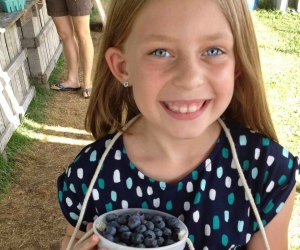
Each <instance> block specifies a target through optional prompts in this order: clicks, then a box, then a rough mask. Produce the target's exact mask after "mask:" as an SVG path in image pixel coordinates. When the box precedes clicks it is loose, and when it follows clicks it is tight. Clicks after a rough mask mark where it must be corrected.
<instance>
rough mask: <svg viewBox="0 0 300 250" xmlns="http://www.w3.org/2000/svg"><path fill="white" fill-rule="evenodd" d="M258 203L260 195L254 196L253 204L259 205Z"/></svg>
mask: <svg viewBox="0 0 300 250" xmlns="http://www.w3.org/2000/svg"><path fill="white" fill-rule="evenodd" d="M260 202H261V198H260V194H259V193H257V194H256V195H255V204H256V205H259V204H260Z"/></svg>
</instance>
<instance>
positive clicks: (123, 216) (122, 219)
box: [117, 214, 129, 225]
mask: <svg viewBox="0 0 300 250" xmlns="http://www.w3.org/2000/svg"><path fill="white" fill-rule="evenodd" d="M128 218H129V215H128V214H121V215H120V216H119V217H118V218H117V222H118V223H119V224H122V225H125V224H127V222H128Z"/></svg>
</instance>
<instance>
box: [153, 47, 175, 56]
mask: <svg viewBox="0 0 300 250" xmlns="http://www.w3.org/2000/svg"><path fill="white" fill-rule="evenodd" d="M151 54H152V55H154V56H158V57H169V56H171V55H170V53H169V52H168V51H166V50H165V49H157V50H154V51H153V52H152V53H151Z"/></svg>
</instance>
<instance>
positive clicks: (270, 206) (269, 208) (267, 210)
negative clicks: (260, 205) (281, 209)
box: [263, 200, 274, 214]
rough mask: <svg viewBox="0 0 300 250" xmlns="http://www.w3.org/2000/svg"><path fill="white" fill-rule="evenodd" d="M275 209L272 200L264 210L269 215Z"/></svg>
mask: <svg viewBox="0 0 300 250" xmlns="http://www.w3.org/2000/svg"><path fill="white" fill-rule="evenodd" d="M273 208H274V203H273V201H272V200H270V201H269V203H268V205H267V206H266V207H265V208H264V210H263V211H264V213H265V214H267V213H269V212H270V211H271V210H272V209H273Z"/></svg>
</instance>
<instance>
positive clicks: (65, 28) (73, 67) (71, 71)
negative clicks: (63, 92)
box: [52, 16, 80, 87]
mask: <svg viewBox="0 0 300 250" xmlns="http://www.w3.org/2000/svg"><path fill="white" fill-rule="evenodd" d="M52 19H53V21H54V24H55V26H56V29H57V32H58V35H59V36H60V38H61V40H62V43H63V51H64V56H65V59H66V62H67V66H68V79H67V80H66V81H65V82H64V83H63V85H64V86H65V87H79V86H80V83H79V78H78V64H79V63H78V44H77V41H76V38H75V36H74V35H75V34H74V28H73V23H72V19H71V17H69V16H62V17H52Z"/></svg>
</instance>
